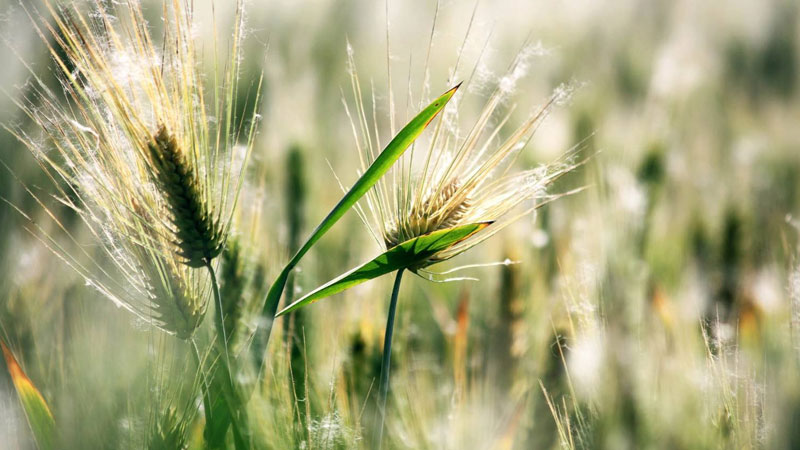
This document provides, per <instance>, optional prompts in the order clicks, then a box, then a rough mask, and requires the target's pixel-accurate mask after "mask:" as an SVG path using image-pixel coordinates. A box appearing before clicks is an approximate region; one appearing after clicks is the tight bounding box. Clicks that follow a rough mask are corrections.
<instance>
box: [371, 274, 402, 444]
mask: <svg viewBox="0 0 800 450" xmlns="http://www.w3.org/2000/svg"><path fill="white" fill-rule="evenodd" d="M403 270H404V269H400V270H398V271H397V276H396V277H395V279H394V287H393V288H392V300H391V302H390V303H389V316H388V317H387V318H386V334H385V336H384V338H383V361H382V363H381V383H380V389H379V391H378V423H377V425H376V426H377V430H376V433H375V441H374V442H373V445H372V448H374V449H377V450H380V448H381V444H383V423H384V421H385V419H386V396H387V395H388V393H389V371H390V370H391V365H392V335H393V334H394V316H395V312H396V311H397V294H398V293H399V292H400V281H401V280H402V278H403Z"/></svg>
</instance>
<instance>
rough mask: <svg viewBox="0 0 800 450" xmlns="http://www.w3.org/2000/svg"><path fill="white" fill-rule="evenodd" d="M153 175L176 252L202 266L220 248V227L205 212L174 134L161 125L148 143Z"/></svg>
mask: <svg viewBox="0 0 800 450" xmlns="http://www.w3.org/2000/svg"><path fill="white" fill-rule="evenodd" d="M148 147H149V149H150V155H151V157H152V161H153V168H154V169H153V178H154V179H155V181H156V183H157V184H158V185H159V186H160V188H161V190H162V193H163V195H164V198H165V199H166V201H167V203H168V204H169V208H170V213H171V220H172V224H173V225H174V229H173V232H174V233H175V245H176V246H177V247H178V251H177V252H176V253H177V254H178V256H180V257H182V258H183V261H182V262H183V263H184V264H186V265H187V266H189V267H202V266H204V265H206V264H207V263H208V262H210V261H211V260H212V259H214V258H215V257H217V255H219V253H220V251H222V230H221V229H220V227H219V223H218V221H217V220H215V219H214V218H212V217H211V215H210V214H209V211H208V208H207V205H206V204H205V202H204V201H203V197H202V196H201V187H200V184H199V183H198V181H197V175H196V174H195V172H194V168H193V167H192V166H191V164H189V162H188V161H187V160H186V157H185V155H184V154H183V152H182V151H181V149H180V147H179V146H178V143H177V141H176V139H175V136H173V135H171V134H170V133H169V131H167V128H166V127H165V126H164V125H162V126H160V127H159V129H158V132H157V133H156V134H155V136H153V139H152V141H151V142H150V143H149V144H148Z"/></svg>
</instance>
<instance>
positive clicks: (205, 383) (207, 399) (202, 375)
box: [189, 339, 211, 423]
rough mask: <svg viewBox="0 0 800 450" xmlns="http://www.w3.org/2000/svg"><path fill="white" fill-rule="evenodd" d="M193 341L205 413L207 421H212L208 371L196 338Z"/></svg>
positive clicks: (193, 353) (193, 351) (191, 340)
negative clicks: (205, 368)
mask: <svg viewBox="0 0 800 450" xmlns="http://www.w3.org/2000/svg"><path fill="white" fill-rule="evenodd" d="M189 341H190V342H191V343H192V355H194V362H195V364H197V370H199V371H200V392H201V393H202V395H203V414H204V415H205V417H206V423H208V422H209V421H210V414H211V398H210V397H209V393H208V390H209V386H208V379H207V378H206V372H205V370H204V369H203V358H201V357H200V349H198V348H197V342H195V340H194V339H190V340H189Z"/></svg>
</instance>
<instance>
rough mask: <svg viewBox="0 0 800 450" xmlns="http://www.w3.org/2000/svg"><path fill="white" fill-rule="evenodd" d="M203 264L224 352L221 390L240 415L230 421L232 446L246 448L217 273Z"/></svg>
mask: <svg viewBox="0 0 800 450" xmlns="http://www.w3.org/2000/svg"><path fill="white" fill-rule="evenodd" d="M205 266H206V268H207V269H208V274H209V276H210V277H211V290H212V291H213V293H214V301H215V303H216V305H217V307H216V310H217V314H216V319H217V332H218V333H217V344H218V345H219V346H220V347H222V351H223V352H224V353H225V367H224V368H223V370H224V371H225V381H226V382H227V386H226V388H225V389H223V390H227V391H228V394H227V395H226V397H227V399H228V408H229V409H230V414H231V416H232V417H237V414H238V415H239V416H240V417H238V418H237V419H236V420H233V422H232V430H233V440H234V447H235V448H236V449H237V450H238V449H245V448H248V445H247V438H246V437H245V436H244V434H243V433H244V432H245V431H246V430H242V429H241V428H240V427H241V423H240V421H244V423H247V418H246V417H247V416H246V410H245V409H244V405H241V406H242V407H239V401H240V400H241V399H240V398H239V395H238V391H237V390H236V386H235V384H234V382H233V374H232V373H231V360H230V356H229V354H228V333H227V332H226V330H225V317H223V308H222V296H221V295H220V292H219V282H218V281H217V274H216V272H215V271H214V267H213V266H212V264H211V261H210V260H206V261H205ZM223 395H224V394H223Z"/></svg>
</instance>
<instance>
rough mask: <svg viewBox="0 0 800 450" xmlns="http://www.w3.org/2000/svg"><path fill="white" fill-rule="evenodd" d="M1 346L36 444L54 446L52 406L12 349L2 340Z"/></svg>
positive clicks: (48, 447) (42, 446) (54, 425)
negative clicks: (48, 404)
mask: <svg viewBox="0 0 800 450" xmlns="http://www.w3.org/2000/svg"><path fill="white" fill-rule="evenodd" d="M0 348H2V351H3V357H4V358H5V360H6V367H8V373H9V374H10V375H11V381H13V383H14V388H16V390H17V395H19V401H20V403H21V404H22V409H23V410H25V416H26V417H27V418H28V424H29V425H30V426H31V430H32V431H33V437H34V438H35V439H36V444H37V445H38V446H39V448H41V449H51V448H54V444H55V441H54V440H55V429H56V423H55V420H53V414H52V413H51V412H50V407H48V406H47V402H45V401H44V397H42V394H41V393H40V392H39V390H38V389H36V386H34V384H33V382H32V381H31V380H30V378H28V376H27V375H25V372H24V371H23V370H22V368H21V367H20V366H19V364H18V363H17V360H16V358H14V355H13V354H12V353H11V350H9V349H8V347H6V345H5V344H4V343H3V342H0Z"/></svg>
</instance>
